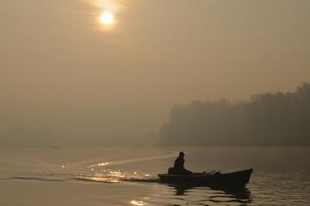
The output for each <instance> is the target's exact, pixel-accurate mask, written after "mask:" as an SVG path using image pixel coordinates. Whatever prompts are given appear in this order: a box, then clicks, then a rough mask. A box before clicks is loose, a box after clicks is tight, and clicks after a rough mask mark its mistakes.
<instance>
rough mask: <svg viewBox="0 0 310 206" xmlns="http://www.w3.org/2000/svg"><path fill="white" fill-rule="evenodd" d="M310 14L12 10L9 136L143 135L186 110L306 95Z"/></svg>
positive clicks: (161, 1)
mask: <svg viewBox="0 0 310 206" xmlns="http://www.w3.org/2000/svg"><path fill="white" fill-rule="evenodd" d="M309 11H310V1H309V0H0V26H1V29H0V91H1V92H0V94H1V97H0V130H1V129H6V128H9V127H14V126H21V127H46V128H50V129H53V130H56V131H59V132H61V133H63V134H65V135H82V136H92V135H105V136H135V135H141V134H144V133H148V132H157V131H158V129H159V127H160V126H161V124H162V123H163V122H164V121H166V119H167V117H168V114H169V111H170V109H171V107H172V106H173V104H175V103H188V102H190V101H192V100H194V99H199V100H208V99H217V98H228V99H232V100H236V99H247V98H249V96H250V95H251V94H254V93H258V92H263V91H276V90H281V91H288V90H290V91H291V90H294V88H295V87H296V86H297V85H299V84H300V83H302V82H304V81H310V41H309V40H310V12H309ZM104 12H105V14H104ZM105 24H109V25H105Z"/></svg>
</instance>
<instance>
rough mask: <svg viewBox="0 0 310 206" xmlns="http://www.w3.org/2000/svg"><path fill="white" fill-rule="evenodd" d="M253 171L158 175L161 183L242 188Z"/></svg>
mask: <svg viewBox="0 0 310 206" xmlns="http://www.w3.org/2000/svg"><path fill="white" fill-rule="evenodd" d="M252 173H253V169H247V170H242V171H236V172H230V173H221V172H213V173H205V172H204V173H193V174H191V175H174V174H159V175H158V176H159V178H160V180H161V182H163V183H170V184H190V185H197V186H225V187H226V186H227V187H235V186H244V185H246V184H248V183H249V181H250V177H251V174H252Z"/></svg>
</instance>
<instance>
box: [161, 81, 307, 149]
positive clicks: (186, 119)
mask: <svg viewBox="0 0 310 206" xmlns="http://www.w3.org/2000/svg"><path fill="white" fill-rule="evenodd" d="M309 121H310V84H309V83H304V84H302V85H300V86H299V87H298V88H297V90H296V91H295V92H287V93H283V92H277V93H262V94H257V95H253V97H252V98H251V99H250V100H249V101H242V102H237V103H231V102H229V101H227V100H225V99H223V100H217V101H205V102H202V101H193V102H192V103H190V104H188V105H175V106H174V107H173V109H172V111H171V114H170V118H169V122H167V123H166V124H164V125H163V126H162V128H161V132H160V133H161V141H160V143H161V144H162V145H196V146H197V145H209V146H232V145H233V146H235V145H237V146H310V138H309V137H310V128H309Z"/></svg>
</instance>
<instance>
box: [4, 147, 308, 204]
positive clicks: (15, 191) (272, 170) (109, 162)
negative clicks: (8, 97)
mask: <svg viewBox="0 0 310 206" xmlns="http://www.w3.org/2000/svg"><path fill="white" fill-rule="evenodd" d="M180 150H183V151H184V152H185V153H186V156H185V158H186V162H185V165H186V167H187V168H188V169H190V170H194V171H205V170H206V171H210V170H221V171H223V172H228V171H234V170H241V169H246V168H253V169H254V173H253V175H252V178H251V181H250V184H249V185H248V186H247V187H246V188H245V189H243V190H238V191H232V190H225V191H224V190H216V189H212V188H208V187H197V188H180V187H175V186H172V185H166V184H161V183H159V181H158V178H157V174H158V173H165V172H166V170H167V168H168V167H169V166H171V165H172V164H173V161H174V159H175V158H176V156H177V154H178V152H179V151H180ZM309 157H310V148H255V147H252V148H239V147H198V148H157V147H140V148H134V147H115V148H61V149H52V148H48V149H0V205H1V206H2V205H5V206H13V205H14V206H15V205H23V206H24V205H32V206H36V205H67V206H71V205H74V206H77V205H91V206H93V205H119V206H121V205H129V206H130V205H131V206H132V205H138V206H143V205H167V206H177V205H184V206H186V205H194V206H198V205H199V206H201V205H290V206H291V205H295V206H298V205H310V164H309Z"/></svg>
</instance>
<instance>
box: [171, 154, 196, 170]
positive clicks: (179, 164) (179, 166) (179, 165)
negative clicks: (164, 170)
mask: <svg viewBox="0 0 310 206" xmlns="http://www.w3.org/2000/svg"><path fill="white" fill-rule="evenodd" d="M184 156H185V154H184V152H180V153H179V157H178V158H177V159H176V160H175V161H174V167H170V168H169V170H168V174H174V175H191V174H192V172H191V171H189V170H187V169H185V167H184V163H185V160H184Z"/></svg>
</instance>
